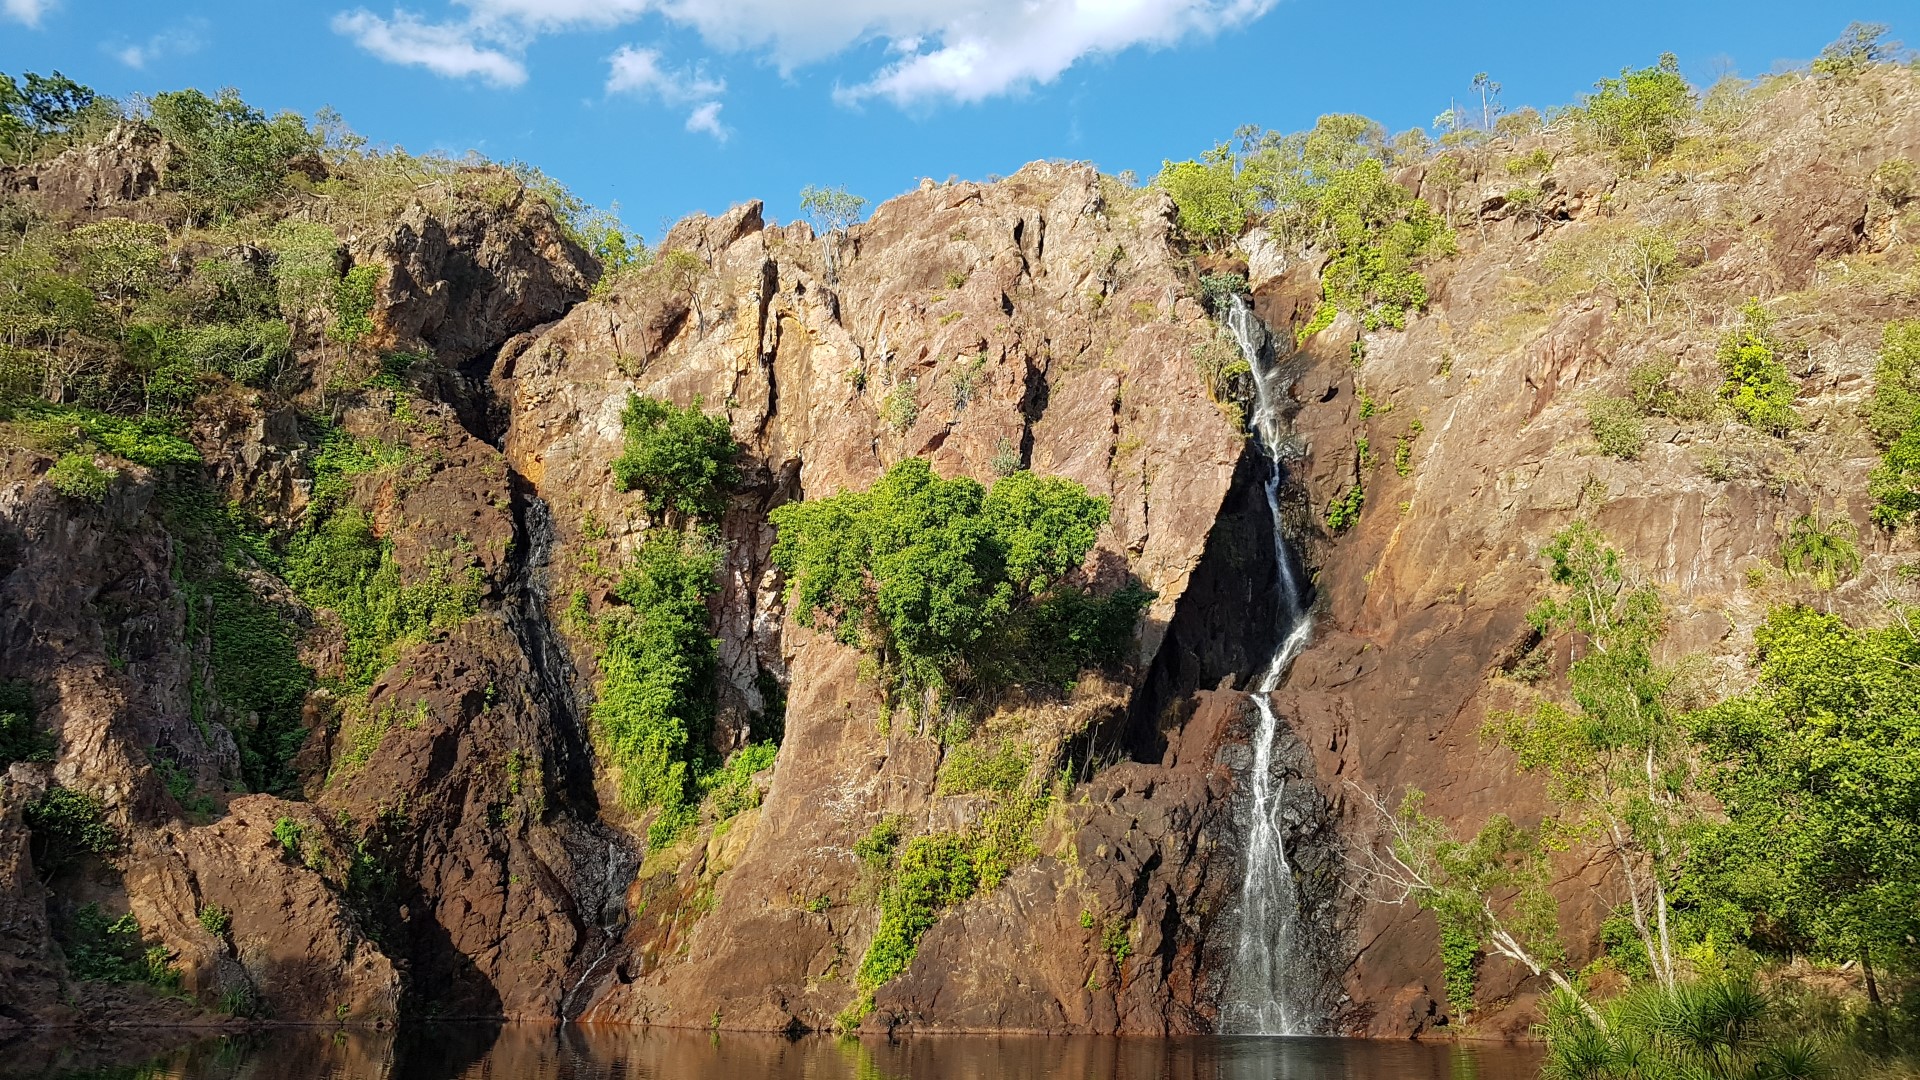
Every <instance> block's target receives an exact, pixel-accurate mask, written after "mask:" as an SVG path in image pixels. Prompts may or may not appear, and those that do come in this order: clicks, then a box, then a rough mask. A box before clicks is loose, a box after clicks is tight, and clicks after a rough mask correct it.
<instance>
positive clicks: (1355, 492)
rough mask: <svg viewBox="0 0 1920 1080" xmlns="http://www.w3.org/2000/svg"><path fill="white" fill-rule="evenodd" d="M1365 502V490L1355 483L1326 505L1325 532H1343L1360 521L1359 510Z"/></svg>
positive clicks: (1363, 486)
mask: <svg viewBox="0 0 1920 1080" xmlns="http://www.w3.org/2000/svg"><path fill="white" fill-rule="evenodd" d="M1366 502H1367V489H1366V487H1365V485H1363V484H1361V483H1360V482H1359V481H1355V482H1354V483H1352V484H1351V485H1349V486H1348V487H1347V489H1346V490H1345V491H1343V492H1341V493H1340V494H1338V495H1336V496H1334V499H1333V501H1332V502H1330V503H1328V504H1327V514H1326V520H1327V531H1328V532H1344V531H1346V530H1347V529H1348V528H1350V527H1352V526H1353V524H1354V523H1355V522H1357V521H1359V520H1360V508H1361V507H1362V506H1365V505H1366Z"/></svg>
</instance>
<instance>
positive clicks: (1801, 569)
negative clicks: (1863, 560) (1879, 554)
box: [1780, 514, 1860, 589]
mask: <svg viewBox="0 0 1920 1080" xmlns="http://www.w3.org/2000/svg"><path fill="white" fill-rule="evenodd" d="M1855 535H1856V533H1855V531H1854V528H1853V523H1852V522H1850V521H1847V520H1845V519H1839V520H1828V519H1826V518H1824V517H1822V516H1821V515H1818V514H1803V515H1801V516H1800V517H1799V518H1797V519H1795V520H1794V523H1793V525H1792V526H1791V527H1790V528H1789V529H1788V530H1787V539H1786V542H1785V543H1784V544H1782V545H1781V546H1780V562H1781V564H1782V565H1784V566H1785V567H1786V568H1787V573H1789V574H1794V575H1796V576H1799V577H1804V578H1807V579H1809V580H1811V581H1812V582H1813V583H1814V585H1815V586H1817V587H1819V588H1821V589H1832V588H1833V587H1834V586H1836V585H1838V584H1839V583H1840V582H1841V581H1844V580H1845V579H1847V578H1849V577H1852V576H1853V574H1854V572H1855V571H1857V570H1859V569H1860V548H1859V546H1858V545H1856V544H1855V543H1854V538H1855Z"/></svg>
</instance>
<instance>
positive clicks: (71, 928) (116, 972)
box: [62, 904, 181, 990]
mask: <svg viewBox="0 0 1920 1080" xmlns="http://www.w3.org/2000/svg"><path fill="white" fill-rule="evenodd" d="M62 951H63V952H64V953H65V954H66V957H67V973H68V974H69V975H71V976H72V977H74V978H76V979H79V980H81V981H83V982H108V983H147V984H149V985H151V986H155V987H158V988H160V989H163V990H177V989H179V987H180V981H181V976H180V972H179V971H178V970H177V969H176V968H174V967H173V966H172V965H171V964H170V963H169V962H168V956H167V950H166V949H165V948H163V947H161V946H158V945H155V946H148V945H147V943H146V941H145V940H144V938H143V937H142V935H141V932H140V924H139V923H138V922H136V921H135V920H134V917H133V916H132V914H127V915H122V916H120V917H119V918H118V919H111V920H110V919H108V918H107V916H106V915H105V914H104V913H102V912H101V910H100V906H99V905H98V904H83V905H81V906H80V907H79V908H78V909H76V910H75V911H74V913H73V917H72V919H71V920H70V921H69V922H68V925H67V928H66V942H65V947H64V948H63V949H62Z"/></svg>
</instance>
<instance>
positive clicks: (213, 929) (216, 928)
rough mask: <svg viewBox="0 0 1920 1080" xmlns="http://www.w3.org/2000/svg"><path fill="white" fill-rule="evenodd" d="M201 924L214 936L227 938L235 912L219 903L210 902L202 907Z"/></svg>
mask: <svg viewBox="0 0 1920 1080" xmlns="http://www.w3.org/2000/svg"><path fill="white" fill-rule="evenodd" d="M200 925H201V927H202V928H204V929H205V930H206V932H207V933H209V934H212V935H213V936H214V937H217V938H221V939H225V938H226V936H227V931H228V930H230V929H232V927H233V913H232V912H230V911H228V910H227V909H226V908H223V907H221V906H220V905H219V904H208V905H207V906H206V907H203V908H201V909H200Z"/></svg>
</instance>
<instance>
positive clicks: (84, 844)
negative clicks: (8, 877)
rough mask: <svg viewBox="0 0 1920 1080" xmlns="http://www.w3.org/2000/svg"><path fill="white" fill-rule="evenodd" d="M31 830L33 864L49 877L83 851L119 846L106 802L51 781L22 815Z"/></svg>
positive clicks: (103, 852)
mask: <svg viewBox="0 0 1920 1080" xmlns="http://www.w3.org/2000/svg"><path fill="white" fill-rule="evenodd" d="M22 816H23V818H24V819H25V821H26V823H27V828H28V829H30V830H32V832H33V844H32V852H33V865H34V867H35V868H36V869H37V870H39V871H40V874H41V876H42V877H43V878H48V879H51V878H52V877H54V876H55V875H57V874H58V873H59V872H60V871H62V870H64V869H66V868H67V867H69V866H71V865H73V864H74V863H75V862H76V861H78V860H79V859H81V858H83V857H84V856H87V855H101V856H105V855H111V854H113V853H114V852H116V851H118V850H120V835H119V834H118V833H116V832H115V831H114V829H113V826H111V825H108V824H107V817H106V806H105V805H104V804H103V803H101V801H100V800H99V799H98V798H95V797H94V796H92V795H88V794H86V793H85V792H82V791H75V790H74V789H72V788H69V787H61V786H60V785H59V784H55V785H53V786H52V787H49V788H48V789H47V790H46V792H45V793H43V794H42V795H41V796H40V797H39V798H37V799H35V800H34V801H33V802H31V803H28V804H27V807H26V810H25V812H24V814H23V815H22Z"/></svg>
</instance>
